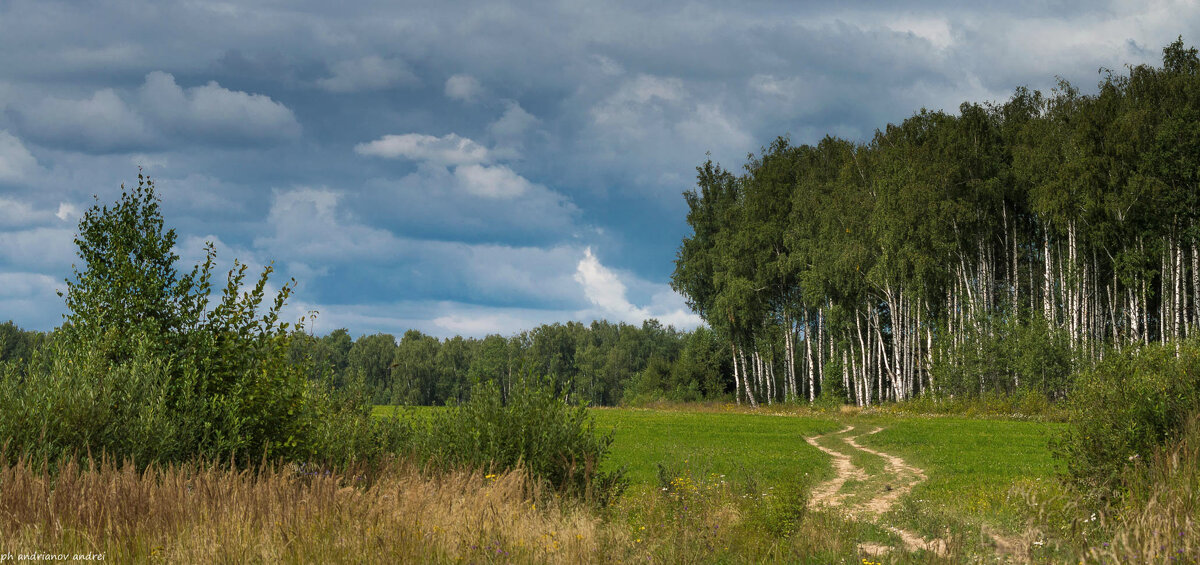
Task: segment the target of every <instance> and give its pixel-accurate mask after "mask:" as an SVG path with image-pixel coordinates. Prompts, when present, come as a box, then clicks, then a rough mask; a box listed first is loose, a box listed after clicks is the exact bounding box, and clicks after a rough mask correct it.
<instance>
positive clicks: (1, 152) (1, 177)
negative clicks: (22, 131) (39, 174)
mask: <svg viewBox="0 0 1200 565" xmlns="http://www.w3.org/2000/svg"><path fill="white" fill-rule="evenodd" d="M37 170H38V164H37V159H35V158H34V157H33V154H32V153H30V152H29V149H26V148H25V144H23V143H21V140H20V139H17V136H15V135H13V134H11V133H8V132H7V131H5V130H0V182H17V181H21V180H25V179H26V178H27V177H29V176H30V175H32V174H33V173H34V172H36V171H37Z"/></svg>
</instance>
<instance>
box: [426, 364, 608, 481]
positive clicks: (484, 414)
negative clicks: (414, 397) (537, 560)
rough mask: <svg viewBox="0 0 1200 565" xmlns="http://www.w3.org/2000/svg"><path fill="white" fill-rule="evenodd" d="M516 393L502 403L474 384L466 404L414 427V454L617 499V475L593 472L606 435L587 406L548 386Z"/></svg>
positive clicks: (496, 394) (492, 390) (490, 390)
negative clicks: (521, 471) (519, 471)
mask: <svg viewBox="0 0 1200 565" xmlns="http://www.w3.org/2000/svg"><path fill="white" fill-rule="evenodd" d="M521 388H522V387H517V390H514V391H513V392H512V393H511V394H509V395H508V398H507V403H505V401H504V399H503V398H502V397H501V394H500V391H499V389H497V388H496V387H495V386H494V385H492V384H482V385H479V386H477V387H476V388H475V390H474V391H473V392H472V394H471V398H470V400H468V401H467V402H465V403H463V404H461V405H457V406H450V407H448V408H447V409H445V410H442V411H438V412H436V413H435V414H433V415H432V416H431V417H430V418H429V419H428V420H426V421H417V422H414V423H413V425H415V426H416V431H415V433H414V439H413V442H414V448H415V450H416V451H417V455H419V456H421V457H423V458H425V459H427V460H429V461H431V462H433V463H434V464H436V465H439V466H447V467H474V468H492V469H494V470H507V469H512V468H516V467H524V468H525V469H526V470H528V471H529V472H530V473H532V474H533V475H534V476H536V477H539V478H541V479H544V480H546V481H548V482H549V483H550V484H551V485H552V486H553V487H554V488H555V489H558V490H560V491H563V492H567V493H570V494H572V495H576V496H581V497H583V498H585V499H588V500H594V501H597V502H599V503H601V504H607V503H608V502H609V501H611V500H613V499H614V498H615V497H616V496H618V495H619V494H620V492H621V491H622V490H623V488H624V486H625V478H624V471H623V470H616V471H601V466H602V464H603V463H604V459H605V457H606V456H607V455H608V452H609V446H610V445H611V444H612V440H613V438H612V434H611V433H609V434H605V435H598V434H597V433H596V430H595V420H594V419H593V418H592V417H591V416H590V415H588V413H587V408H586V407H584V406H572V405H569V404H567V403H566V402H564V401H563V400H562V399H561V398H560V397H559V396H558V395H556V394H555V393H554V389H553V385H552V384H551V383H549V382H540V383H527V384H526V386H525V387H524V390H522V389H521ZM410 422H411V420H410Z"/></svg>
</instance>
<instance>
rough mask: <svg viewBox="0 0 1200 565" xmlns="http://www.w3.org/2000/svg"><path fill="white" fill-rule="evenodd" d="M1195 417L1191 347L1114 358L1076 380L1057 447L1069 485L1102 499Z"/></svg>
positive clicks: (1195, 368) (1197, 381)
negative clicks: (1065, 426) (1125, 473)
mask: <svg viewBox="0 0 1200 565" xmlns="http://www.w3.org/2000/svg"><path fill="white" fill-rule="evenodd" d="M1198 409H1200V346H1198V344H1197V343H1196V342H1195V341H1188V342H1177V343H1173V344H1167V345H1158V344H1154V345H1147V346H1143V347H1141V348H1139V349H1129V350H1126V351H1125V352H1114V353H1111V354H1109V355H1108V356H1106V357H1105V359H1104V360H1103V361H1101V362H1100V363H1098V364H1097V366H1096V367H1094V368H1093V369H1090V370H1086V371H1084V372H1083V373H1082V374H1080V375H1079V377H1077V380H1076V386H1075V389H1074V392H1073V393H1072V398H1071V402H1070V409H1069V414H1070V415H1069V421H1070V423H1071V426H1070V428H1069V429H1068V432H1067V434H1066V435H1065V436H1064V437H1063V438H1062V439H1061V441H1060V442H1059V443H1058V446H1057V447H1058V454H1059V456H1060V457H1061V458H1062V459H1063V460H1064V461H1065V463H1066V466H1067V473H1068V478H1069V479H1070V482H1071V483H1073V484H1074V485H1076V486H1078V487H1081V488H1082V489H1083V490H1085V491H1087V492H1090V493H1092V494H1094V495H1096V496H1098V497H1100V498H1102V499H1107V498H1109V497H1111V496H1112V495H1113V494H1114V489H1116V487H1117V485H1118V484H1119V481H1118V479H1119V477H1120V475H1121V474H1122V472H1123V470H1124V469H1125V468H1126V467H1129V466H1140V465H1142V462H1143V461H1144V460H1145V458H1146V457H1148V456H1149V455H1150V454H1151V453H1152V452H1153V451H1154V449H1155V448H1156V447H1159V446H1162V445H1164V444H1166V443H1167V442H1169V441H1171V440H1172V439H1174V438H1175V437H1176V436H1178V435H1179V433H1180V431H1181V430H1182V429H1183V426H1184V424H1185V423H1186V422H1187V419H1188V417H1189V416H1190V415H1192V414H1194V413H1196V412H1197V410H1198Z"/></svg>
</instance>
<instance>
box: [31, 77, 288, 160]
mask: <svg viewBox="0 0 1200 565" xmlns="http://www.w3.org/2000/svg"><path fill="white" fill-rule="evenodd" d="M14 113H15V115H16V117H17V122H18V124H20V126H21V131H22V133H23V134H24V135H25V136H27V137H30V138H32V139H36V140H38V141H40V142H42V143H44V144H46V145H50V146H54V147H62V148H67V149H77V150H83V151H89V152H96V153H111V152H122V151H130V150H136V149H145V148H149V147H152V146H155V145H162V144H175V143H181V144H186V143H191V142H195V141H205V142H209V143H222V144H232V145H246V144H260V143H268V142H278V141H283V140H287V139H292V138H295V137H297V136H299V134H300V123H299V122H298V121H296V116H295V115H294V114H293V113H292V111H291V110H290V109H289V108H287V107H286V106H284V105H283V104H281V103H279V102H276V101H274V100H272V99H271V98H270V97H268V96H265V95H262V94H251V93H247V92H241V91H236V90H229V89H227V88H223V87H222V86H221V85H220V84H217V83H216V82H214V81H210V82H208V83H207V84H205V85H202V86H195V87H190V88H187V89H184V88H182V87H180V86H179V85H178V84H176V82H175V77H174V76H172V75H171V74H169V73H164V72H161V71H154V72H152V73H150V74H148V75H146V79H145V82H144V83H143V84H142V85H141V87H140V88H138V89H137V90H136V91H134V92H126V93H124V94H122V93H118V91H117V90H115V89H111V88H105V89H101V90H97V91H96V92H95V93H93V94H92V96H91V97H90V98H85V99H83V100H71V99H62V98H54V97H50V98H46V99H43V100H40V101H38V102H34V103H31V104H29V105H27V106H25V107H19V108H17V109H16V110H15V112H14Z"/></svg>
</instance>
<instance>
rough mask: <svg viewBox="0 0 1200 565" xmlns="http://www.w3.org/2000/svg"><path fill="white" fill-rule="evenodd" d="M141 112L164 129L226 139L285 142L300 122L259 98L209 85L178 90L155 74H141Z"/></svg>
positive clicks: (284, 108)
mask: <svg viewBox="0 0 1200 565" xmlns="http://www.w3.org/2000/svg"><path fill="white" fill-rule="evenodd" d="M139 98H140V100H141V102H142V108H143V109H144V110H145V112H146V113H147V114H148V115H149V116H151V117H152V118H153V119H154V121H155V122H156V123H157V124H158V125H159V127H161V128H162V129H164V130H167V131H175V132H177V133H180V134H183V135H201V136H206V137H211V138H216V139H223V140H227V141H238V140H245V141H265V140H282V139H290V138H294V137H297V136H299V135H300V123H299V122H297V121H296V116H295V115H294V114H293V113H292V111H291V110H290V109H289V108H288V107H287V106H284V105H283V104H280V103H279V102H276V101H274V100H272V99H271V98H270V97H269V96H265V95H262V94H250V93H247V92H241V91H236V90H229V89H226V88H222V87H221V85H219V84H217V83H216V82H215V81H210V82H209V83H208V84H205V85H204V86H196V87H191V88H188V89H187V90H184V89H183V88H181V87H180V86H179V85H178V84H176V83H175V77H174V76H172V75H170V74H168V73H164V72H161V71H154V72H152V73H150V74H148V75H146V82H145V84H143V85H142V88H141V90H140V91H139Z"/></svg>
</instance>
